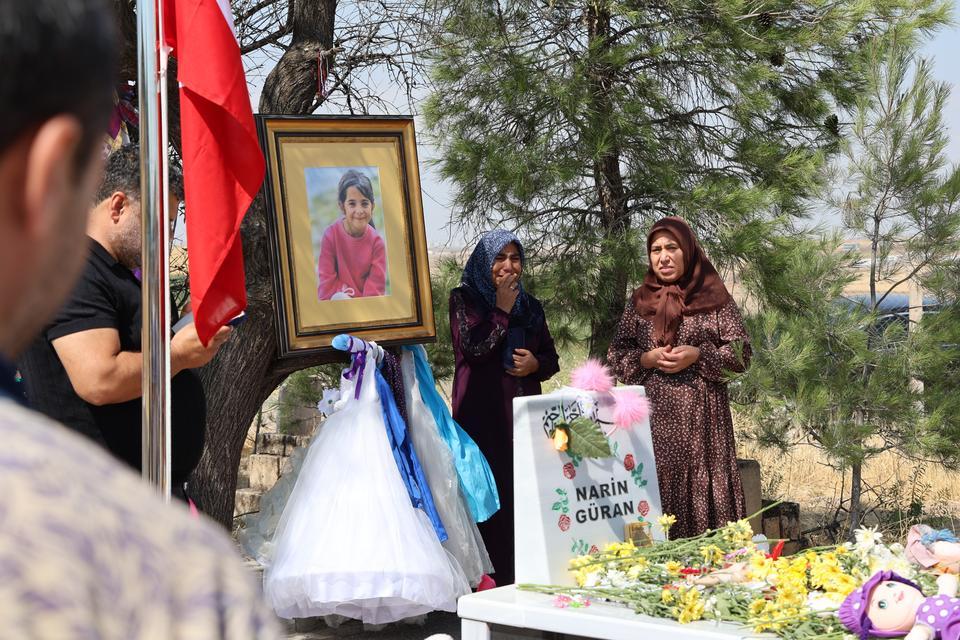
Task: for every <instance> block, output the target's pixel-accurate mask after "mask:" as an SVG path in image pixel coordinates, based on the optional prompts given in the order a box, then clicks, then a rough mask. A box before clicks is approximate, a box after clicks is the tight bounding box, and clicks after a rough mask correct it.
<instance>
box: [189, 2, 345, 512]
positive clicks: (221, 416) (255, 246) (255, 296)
mask: <svg viewBox="0 0 960 640" xmlns="http://www.w3.org/2000/svg"><path fill="white" fill-rule="evenodd" d="M336 8H337V2H336V0H296V1H291V8H290V11H291V16H290V20H291V24H292V38H291V44H290V47H289V48H288V50H287V52H286V53H285V54H284V55H283V57H282V58H281V59H280V61H279V62H278V63H277V66H276V67H274V69H273V71H271V72H270V75H269V76H268V77H267V80H266V82H265V83H264V89H263V93H262V95H261V98H260V111H261V113H271V114H297V115H302V114H307V113H310V111H311V109H312V108H313V107H314V106H315V104H316V101H317V55H318V53H319V52H321V51H323V50H326V49H329V48H330V47H332V43H333V28H334V16H335V15H336ZM266 225H267V218H266V208H265V201H264V197H263V193H262V192H261V194H260V195H259V196H258V197H257V199H256V200H255V201H254V203H253V205H252V206H251V207H250V210H249V211H248V212H247V215H246V218H245V219H244V222H243V227H242V233H243V254H244V261H245V265H246V277H247V298H248V307H247V321H246V322H244V323H243V324H242V325H240V326H239V327H238V329H237V332H236V334H235V335H234V336H233V337H232V338H231V339H230V340H228V341H227V342H226V344H225V345H224V346H223V348H221V350H220V352H219V353H218V354H217V357H216V358H214V360H213V361H212V362H211V363H210V364H208V365H207V366H206V367H204V368H203V369H202V370H201V377H202V379H203V383H204V389H205V391H206V394H207V442H206V447H205V450H204V454H203V458H202V459H201V460H200V464H199V465H198V467H197V469H196V471H195V472H194V476H193V480H194V482H193V490H194V492H195V493H196V495H197V497H198V499H199V501H200V504H201V506H202V508H203V509H204V511H206V513H207V514H208V515H209V516H210V517H212V518H213V519H215V520H217V521H218V522H220V523H221V524H223V525H224V526H225V527H230V526H231V524H232V521H233V505H234V493H235V491H236V485H237V470H238V467H239V464H240V454H241V451H242V449H243V442H244V439H245V437H246V434H247V431H248V429H249V427H250V424H251V423H252V421H253V419H254V417H255V416H256V414H257V411H258V410H259V409H260V407H261V405H262V404H263V403H264V401H265V400H266V399H267V398H268V397H269V395H270V393H271V392H272V391H273V390H274V389H275V388H276V387H277V385H278V384H280V383H281V382H282V381H283V379H284V378H285V377H286V376H287V375H288V374H289V373H291V372H292V371H296V370H297V369H302V368H304V367H308V366H313V365H317V364H322V363H323V362H324V361H325V360H324V359H321V358H312V359H308V358H300V359H297V360H292V361H284V362H283V363H282V364H281V363H279V362H277V360H276V353H277V348H276V347H277V345H276V339H277V338H276V317H275V312H274V307H275V304H276V302H275V300H274V295H273V283H272V278H271V274H270V259H269V256H270V252H271V251H272V248H271V247H270V246H269V242H268V237H267V232H266Z"/></svg>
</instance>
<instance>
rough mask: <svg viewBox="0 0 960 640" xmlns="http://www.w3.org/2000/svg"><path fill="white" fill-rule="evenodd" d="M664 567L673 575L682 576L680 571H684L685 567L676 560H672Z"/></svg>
mask: <svg viewBox="0 0 960 640" xmlns="http://www.w3.org/2000/svg"><path fill="white" fill-rule="evenodd" d="M664 566H665V567H666V569H667V572H668V573H670V574H671V575H680V569H683V565H682V564H680V563H679V562H677V561H675V560H670V561H669V562H667V563H666V564H664Z"/></svg>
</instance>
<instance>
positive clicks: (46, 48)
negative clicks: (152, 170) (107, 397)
mask: <svg viewBox="0 0 960 640" xmlns="http://www.w3.org/2000/svg"><path fill="white" fill-rule="evenodd" d="M116 43H117V41H116V37H115V33H114V18H113V15H112V13H111V11H110V8H109V7H108V6H107V4H106V3H105V2H103V1H102V0H3V1H2V2H0V60H3V64H4V71H3V73H0V355H3V356H5V357H7V358H13V357H15V356H16V355H17V354H18V353H19V351H20V350H21V349H22V348H23V347H24V346H25V345H26V344H27V343H28V342H29V341H30V339H31V338H32V337H33V335H34V334H35V333H36V332H37V331H39V330H40V329H41V328H42V327H43V325H44V323H46V321H47V320H48V319H49V317H50V315H51V314H52V313H53V312H55V311H56V309H57V307H58V306H59V305H60V304H61V303H62V302H63V299H64V297H65V296H66V295H67V294H68V293H69V291H70V289H71V287H72V286H73V284H74V280H75V278H76V277H77V275H78V274H79V272H80V268H81V266H82V264H83V258H84V255H85V254H86V252H87V241H86V238H85V237H84V228H85V226H86V217H87V212H88V211H89V207H90V203H91V202H92V200H93V196H94V193H95V191H96V187H97V184H98V183H99V180H100V170H101V166H102V164H101V163H102V160H101V158H102V151H101V149H102V141H103V137H104V132H105V130H106V125H107V120H108V118H109V116H110V111H111V108H112V105H113V89H114V84H115V82H116V74H115V68H116V47H117V44H116Z"/></svg>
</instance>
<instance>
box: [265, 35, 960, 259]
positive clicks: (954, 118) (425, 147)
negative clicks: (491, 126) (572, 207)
mask: <svg viewBox="0 0 960 640" xmlns="http://www.w3.org/2000/svg"><path fill="white" fill-rule="evenodd" d="M922 55H923V56H924V57H926V58H929V59H931V60H933V73H934V78H935V80H937V81H940V82H946V83H948V84H949V85H950V87H951V88H952V93H951V95H950V101H949V102H948V104H947V107H946V110H945V113H944V120H945V121H946V123H947V125H948V127H949V135H950V144H949V146H948V148H947V155H948V158H949V161H950V162H951V163H953V164H960V25H958V26H954V27H952V28H949V29H944V30H942V31H941V32H940V33H939V34H937V36H936V37H935V38H934V39H933V40H931V41H930V42H929V43H928V44H927V46H926V47H924V49H923V51H922ZM251 81H252V86H251V87H250V89H251V96H250V97H251V100H252V101H253V104H254V109H255V110H256V104H257V102H258V101H259V94H260V88H261V82H262V81H257V80H254V79H253V78H251ZM416 129H417V131H418V136H417V137H418V141H417V142H418V145H417V146H418V153H419V157H420V187H421V191H422V193H423V214H424V225H425V227H426V231H427V243H428V245H429V246H430V247H431V248H433V249H453V250H459V249H461V248H462V247H463V246H464V244H465V240H464V237H463V235H462V234H461V232H460V230H458V229H456V228H451V226H450V224H449V222H450V208H451V206H450V205H451V199H452V198H451V188H450V185H449V184H446V183H444V182H443V181H442V180H441V179H440V177H439V175H438V174H437V172H436V171H435V170H434V169H433V168H432V167H431V166H430V162H429V160H431V159H434V158H435V157H436V154H437V150H436V148H435V147H433V146H432V145H430V144H428V143H427V142H426V136H425V135H424V132H423V124H422V122H421V121H420V120H419V119H417V122H416ZM817 222H822V223H824V224H826V225H827V226H831V225H833V224H835V220H834V218H833V216H832V215H831V214H829V213H825V214H823V215H821V216H820V217H819V218H818V219H817Z"/></svg>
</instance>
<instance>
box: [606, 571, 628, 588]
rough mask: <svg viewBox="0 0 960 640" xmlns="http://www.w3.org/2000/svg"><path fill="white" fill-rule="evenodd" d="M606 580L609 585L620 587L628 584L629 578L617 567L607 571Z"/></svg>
mask: <svg viewBox="0 0 960 640" xmlns="http://www.w3.org/2000/svg"><path fill="white" fill-rule="evenodd" d="M607 581H609V582H610V586H611V587H616V588H618V589H622V588H624V587H626V586H628V585H629V584H630V579H629V578H628V577H627V574H626V573H624V572H623V571H620V570H618V569H611V570H610V571H607Z"/></svg>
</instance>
